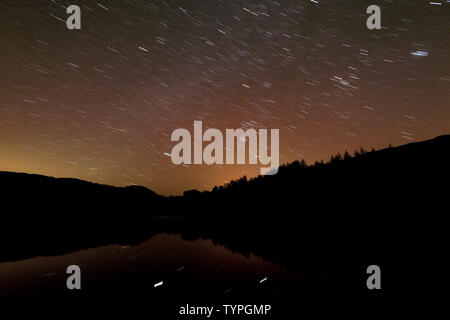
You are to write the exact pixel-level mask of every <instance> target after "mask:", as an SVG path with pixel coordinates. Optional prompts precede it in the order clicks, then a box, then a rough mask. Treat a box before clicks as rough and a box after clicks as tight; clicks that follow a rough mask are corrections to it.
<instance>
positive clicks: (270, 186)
mask: <svg viewBox="0 0 450 320" xmlns="http://www.w3.org/2000/svg"><path fill="white" fill-rule="evenodd" d="M449 150H450V135H445V136H439V137H437V138H434V139H431V140H427V141H423V142H416V143H410V144H407V145H403V146H399V147H388V148H385V149H382V150H378V151H375V150H372V151H364V150H358V151H357V152H355V153H354V154H353V155H350V154H349V153H347V152H345V153H344V154H343V155H340V154H338V155H335V156H333V157H332V158H331V159H330V161H328V162H326V163H324V162H316V163H315V164H312V165H307V164H306V163H305V162H304V161H294V162H292V163H290V164H286V165H283V166H281V167H280V169H279V171H278V173H277V174H276V175H273V176H259V177H256V178H252V179H247V177H242V178H241V179H238V180H235V181H231V182H230V183H228V184H226V185H224V186H217V187H214V188H213V189H212V190H211V191H204V192H200V191H197V190H189V191H186V192H185V193H184V194H183V196H171V197H163V196H160V195H158V194H156V193H154V192H153V191H151V190H149V189H147V188H144V187H139V186H130V187H112V186H106V185H100V184H95V183H90V182H86V181H81V180H77V179H57V178H51V177H46V176H41V175H30V174H24V173H12V172H0V191H1V194H2V210H1V215H0V217H1V225H2V229H3V231H2V232H1V234H0V246H1V250H0V261H11V260H20V259H24V258H30V257H35V256H41V255H60V254H64V253H68V252H72V251H76V250H80V249H84V248H92V247H98V246H102V245H107V244H121V245H133V244H138V243H141V242H143V241H145V240H147V239H149V238H151V237H152V236H153V235H155V234H158V233H162V232H165V233H176V234H181V235H182V236H183V238H184V239H187V240H195V239H199V238H204V239H211V240H212V241H213V242H214V243H217V244H222V245H224V246H226V247H227V248H229V249H231V250H232V251H235V252H240V253H242V254H244V255H249V254H250V253H254V254H257V255H259V256H261V257H263V258H265V259H267V260H270V261H273V262H275V263H277V264H278V265H280V266H285V267H287V268H288V269H289V270H293V271H296V272H301V273H302V274H311V273H312V274H315V275H320V274H321V272H325V274H326V275H327V277H329V278H330V279H333V280H332V281H336V282H337V283H342V282H345V283H346V285H347V287H348V286H350V287H352V286H353V285H354V287H358V288H361V286H360V283H359V282H358V281H360V279H361V277H364V276H365V275H364V272H365V267H367V266H368V265H370V264H372V263H373V262H374V261H375V262H376V263H377V264H378V265H380V266H382V267H383V266H384V267H385V268H388V270H390V272H391V274H394V273H395V271H401V270H400V269H402V268H403V267H404V266H405V265H409V264H410V263H414V265H415V266H417V265H419V266H421V267H426V266H430V265H435V263H437V261H438V260H439V259H441V257H442V251H441V250H442V248H441V245H442V243H444V239H443V237H444V235H445V231H443V230H441V229H442V228H444V224H443V223H442V219H443V218H444V217H445V215H446V214H447V213H446V210H447V209H446V208H447V197H448V187H447V184H448V181H449V167H448V165H449V163H450V162H449V160H450V157H449ZM430 230H431V231H432V232H430ZM405 282H406V280H405V279H402V280H401V281H397V282H396V285H397V286H400V285H403V284H405Z"/></svg>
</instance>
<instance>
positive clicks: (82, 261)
mask: <svg viewBox="0 0 450 320" xmlns="http://www.w3.org/2000/svg"><path fill="white" fill-rule="evenodd" d="M72 264H75V265H79V266H80V268H81V271H82V284H81V286H82V290H81V291H80V292H81V294H82V295H84V296H85V297H87V298H88V299H91V298H92V299H95V298H96V297H98V296H101V295H105V294H106V295H115V296H116V297H121V296H125V295H130V294H133V293H136V294H138V293H142V292H145V295H148V296H152V295H157V296H164V295H166V296H167V297H171V298H179V299H180V301H182V300H183V299H188V298H193V297H210V298H220V297H223V296H224V295H225V296H226V295H233V294H245V295H246V294H248V293H251V294H252V295H253V294H254V293H256V292H259V293H261V292H263V294H264V296H272V295H279V294H280V293H281V294H282V293H283V292H282V291H283V290H290V289H295V287H299V286H303V285H304V284H305V281H304V279H303V278H302V277H301V276H299V275H297V274H295V273H291V272H288V271H287V270H286V269H284V268H281V267H279V266H277V265H275V264H273V263H271V262H268V261H265V260H263V259H261V258H259V257H257V256H254V255H252V254H251V255H250V256H249V257H245V256H243V255H241V254H238V253H233V252H231V251H230V250H228V249H226V248H225V247H223V246H220V245H215V244H213V242H212V241H211V240H196V241H188V240H184V239H182V237H181V236H180V235H170V234H158V235H156V236H154V237H152V238H151V239H150V240H147V241H146V242H144V243H142V244H140V245H137V246H119V245H109V246H105V247H100V248H94V249H88V250H82V251H78V252H75V253H71V254H66V255H62V256H57V257H38V258H33V259H27V260H22V261H16V262H5V263H1V264H0V283H1V284H2V285H1V289H0V299H4V298H35V297H48V298H52V297H61V296H64V295H69V294H73V292H71V291H69V290H67V289H66V279H67V276H68V275H67V274H66V268H67V266H69V265H72Z"/></svg>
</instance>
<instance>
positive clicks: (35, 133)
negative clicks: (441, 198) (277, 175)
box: [0, 0, 450, 195]
mask: <svg viewBox="0 0 450 320" xmlns="http://www.w3.org/2000/svg"><path fill="white" fill-rule="evenodd" d="M72 4H75V5H78V6H79V7H80V8H81V30H68V29H67V27H66V19H67V17H68V15H67V14H66V8H67V7H68V6H69V5H72ZM371 4H377V5H379V6H380V8H381V13H382V19H381V25H382V29H381V30H368V29H367V27H366V19H367V17H368V15H367V14H366V8H367V7H368V6H369V5H371ZM449 6H450V3H449V2H448V1H447V2H445V1H440V2H430V1H394V0H392V1H381V0H380V1H353V0H348V1H341V0H317V1H312V0H311V1H310V0H303V1H300V0H297V1H291V0H286V1H279V2H277V1H250V0H248V1H237V0H227V1H219V0H209V1H201V0H198V1H192V0H191V1H178V0H167V1H143V0H135V1H132V0H128V1H125V0H121V1H120V0H114V1H106V0H102V1H85V0H83V1H73V2H71V1H56V0H55V1H11V0H7V1H2V2H1V3H0V31H1V34H0V70H1V72H0V133H1V135H0V170H4V171H20V172H29V173H39V174H45V175H51V176H57V177H74V178H80V179H85V180H89V181H94V182H99V183H106V184H111V185H121V186H122V185H130V184H138V185H144V186H146V187H148V188H150V189H152V190H154V191H156V192H158V193H161V194H164V195H171V194H173V195H175V194H181V193H182V192H183V191H184V190H188V189H193V188H196V189H199V190H208V189H211V188H212V187H213V186H214V185H221V184H223V183H225V182H227V181H229V180H231V179H234V178H239V177H241V176H243V175H247V176H255V175H257V174H258V173H259V166H251V165H213V166H208V165H183V166H176V165H174V164H173V163H172V162H171V159H170V157H169V156H168V154H170V152H171V149H172V147H173V145H174V143H172V142H171V141H170V134H171V132H172V131H173V130H175V129H177V128H188V129H190V130H192V124H193V122H194V121H195V120H199V121H202V122H203V125H204V126H205V128H208V127H209V128H218V129H220V130H225V129H226V128H243V129H247V128H254V129H260V128H267V129H271V128H277V129H279V130H280V163H287V162H290V161H293V160H296V159H305V160H306V161H307V162H310V163H311V162H314V161H316V160H318V161H320V160H321V159H323V160H325V161H326V160H328V159H329V157H330V156H331V155H332V154H335V153H337V152H341V153H342V152H344V151H345V150H348V151H350V152H353V151H354V150H356V149H359V148H360V147H363V148H366V149H371V148H376V149H379V148H383V147H386V146H387V145H388V144H392V145H400V144H405V143H409V142H413V141H419V140H423V139H428V138H432V137H434V136H437V135H440V134H444V133H449V132H450V99H449V98H450V86H449V85H450V82H449V81H450V64H449V58H448V57H449V53H450V52H449V51H450V43H449V36H448V31H449V30H450V28H449V27H450V25H449V21H450V19H449V17H450V15H449V12H450V11H449V9H450V8H449Z"/></svg>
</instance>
